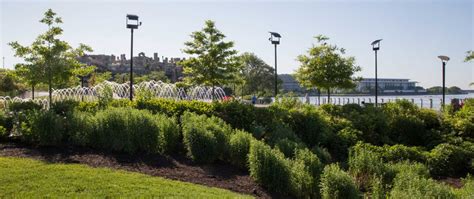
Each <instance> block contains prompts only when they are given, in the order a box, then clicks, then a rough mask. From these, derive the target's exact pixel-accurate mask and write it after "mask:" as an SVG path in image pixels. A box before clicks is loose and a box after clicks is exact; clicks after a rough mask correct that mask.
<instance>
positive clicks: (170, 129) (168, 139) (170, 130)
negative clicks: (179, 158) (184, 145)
mask: <svg viewBox="0 0 474 199" xmlns="http://www.w3.org/2000/svg"><path fill="white" fill-rule="evenodd" d="M155 120H156V121H157V122H158V127H159V128H160V135H159V138H158V140H159V143H158V151H159V152H160V153H161V154H170V153H174V152H177V151H178V146H180V144H181V143H180V142H181V134H180V129H179V126H178V122H177V121H176V118H174V117H168V116H166V115H163V114H156V115H155Z"/></svg>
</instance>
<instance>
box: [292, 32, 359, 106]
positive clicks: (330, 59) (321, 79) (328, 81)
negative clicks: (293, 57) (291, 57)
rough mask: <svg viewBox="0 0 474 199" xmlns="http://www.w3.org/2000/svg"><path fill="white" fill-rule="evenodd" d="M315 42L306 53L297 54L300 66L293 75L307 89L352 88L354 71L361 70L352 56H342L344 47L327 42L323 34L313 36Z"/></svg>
mask: <svg viewBox="0 0 474 199" xmlns="http://www.w3.org/2000/svg"><path fill="white" fill-rule="evenodd" d="M315 39H316V40H317V44H313V46H312V47H311V48H309V49H308V51H307V54H304V55H299V56H298V58H297V60H298V61H299V62H300V64H301V65H300V67H299V68H298V69H297V71H296V74H295V77H296V79H297V81H298V82H299V83H300V84H301V85H302V86H303V87H306V88H308V89H311V88H315V87H317V88H318V89H319V88H322V89H325V90H327V91H328V99H329V98H330V89H332V88H343V89H344V88H352V87H354V86H355V83H354V80H356V78H354V77H353V75H354V73H356V72H358V71H360V70H361V68H360V67H359V66H356V65H355V58H354V57H343V55H344V54H345V49H344V48H340V47H338V46H336V45H331V44H328V43H327V42H328V40H329V38H328V37H326V36H323V35H318V36H316V37H315Z"/></svg>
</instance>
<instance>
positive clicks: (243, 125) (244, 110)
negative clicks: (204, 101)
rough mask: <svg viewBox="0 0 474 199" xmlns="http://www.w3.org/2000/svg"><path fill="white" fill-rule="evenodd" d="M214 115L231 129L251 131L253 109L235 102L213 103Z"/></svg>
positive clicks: (253, 120) (253, 116)
mask: <svg viewBox="0 0 474 199" xmlns="http://www.w3.org/2000/svg"><path fill="white" fill-rule="evenodd" d="M213 106H214V109H215V114H216V116H218V117H219V118H221V119H223V120H224V121H226V122H227V123H228V124H230V125H231V126H232V127H233V128H236V129H243V130H246V131H251V130H252V125H253V124H254V122H255V120H256V118H255V107H254V106H253V105H251V104H244V103H241V102H239V101H236V100H231V101H224V102H217V103H213Z"/></svg>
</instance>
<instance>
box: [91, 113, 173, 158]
mask: <svg viewBox="0 0 474 199" xmlns="http://www.w3.org/2000/svg"><path fill="white" fill-rule="evenodd" d="M96 118H97V124H98V126H97V130H96V131H95V132H94V134H93V136H92V139H91V140H90V141H91V143H92V145H93V146H94V147H96V148H101V149H105V150H113V151H119V152H126V153H129V154H134V153H139V152H143V153H159V152H162V151H163V150H164V149H162V148H161V147H165V146H166V148H169V147H170V146H168V145H169V144H170V143H168V142H169V140H167V139H168V137H169V136H170V134H176V133H177V132H178V130H176V129H173V128H170V125H175V124H173V122H171V121H166V120H171V119H165V118H164V117H163V116H160V115H153V114H151V113H150V112H148V111H143V110H135V109H131V108H109V109H106V110H103V111H99V112H97V114H96ZM170 123H171V124H170ZM164 131H171V132H164ZM175 136H176V137H177V136H178V135H173V137H175ZM160 138H164V140H162V139H160ZM170 140H176V138H170ZM173 142H175V141H173ZM173 142H171V144H173ZM160 143H163V144H160ZM160 148H161V149H160Z"/></svg>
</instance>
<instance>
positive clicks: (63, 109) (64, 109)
mask: <svg viewBox="0 0 474 199" xmlns="http://www.w3.org/2000/svg"><path fill="white" fill-rule="evenodd" d="M78 105H79V103H78V102H77V101H73V100H64V101H57V102H54V103H52V105H51V108H50V110H52V111H53V112H55V113H56V114H59V115H62V116H65V115H69V114H71V113H72V112H73V111H74V109H75V108H76V107H77V106H78Z"/></svg>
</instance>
